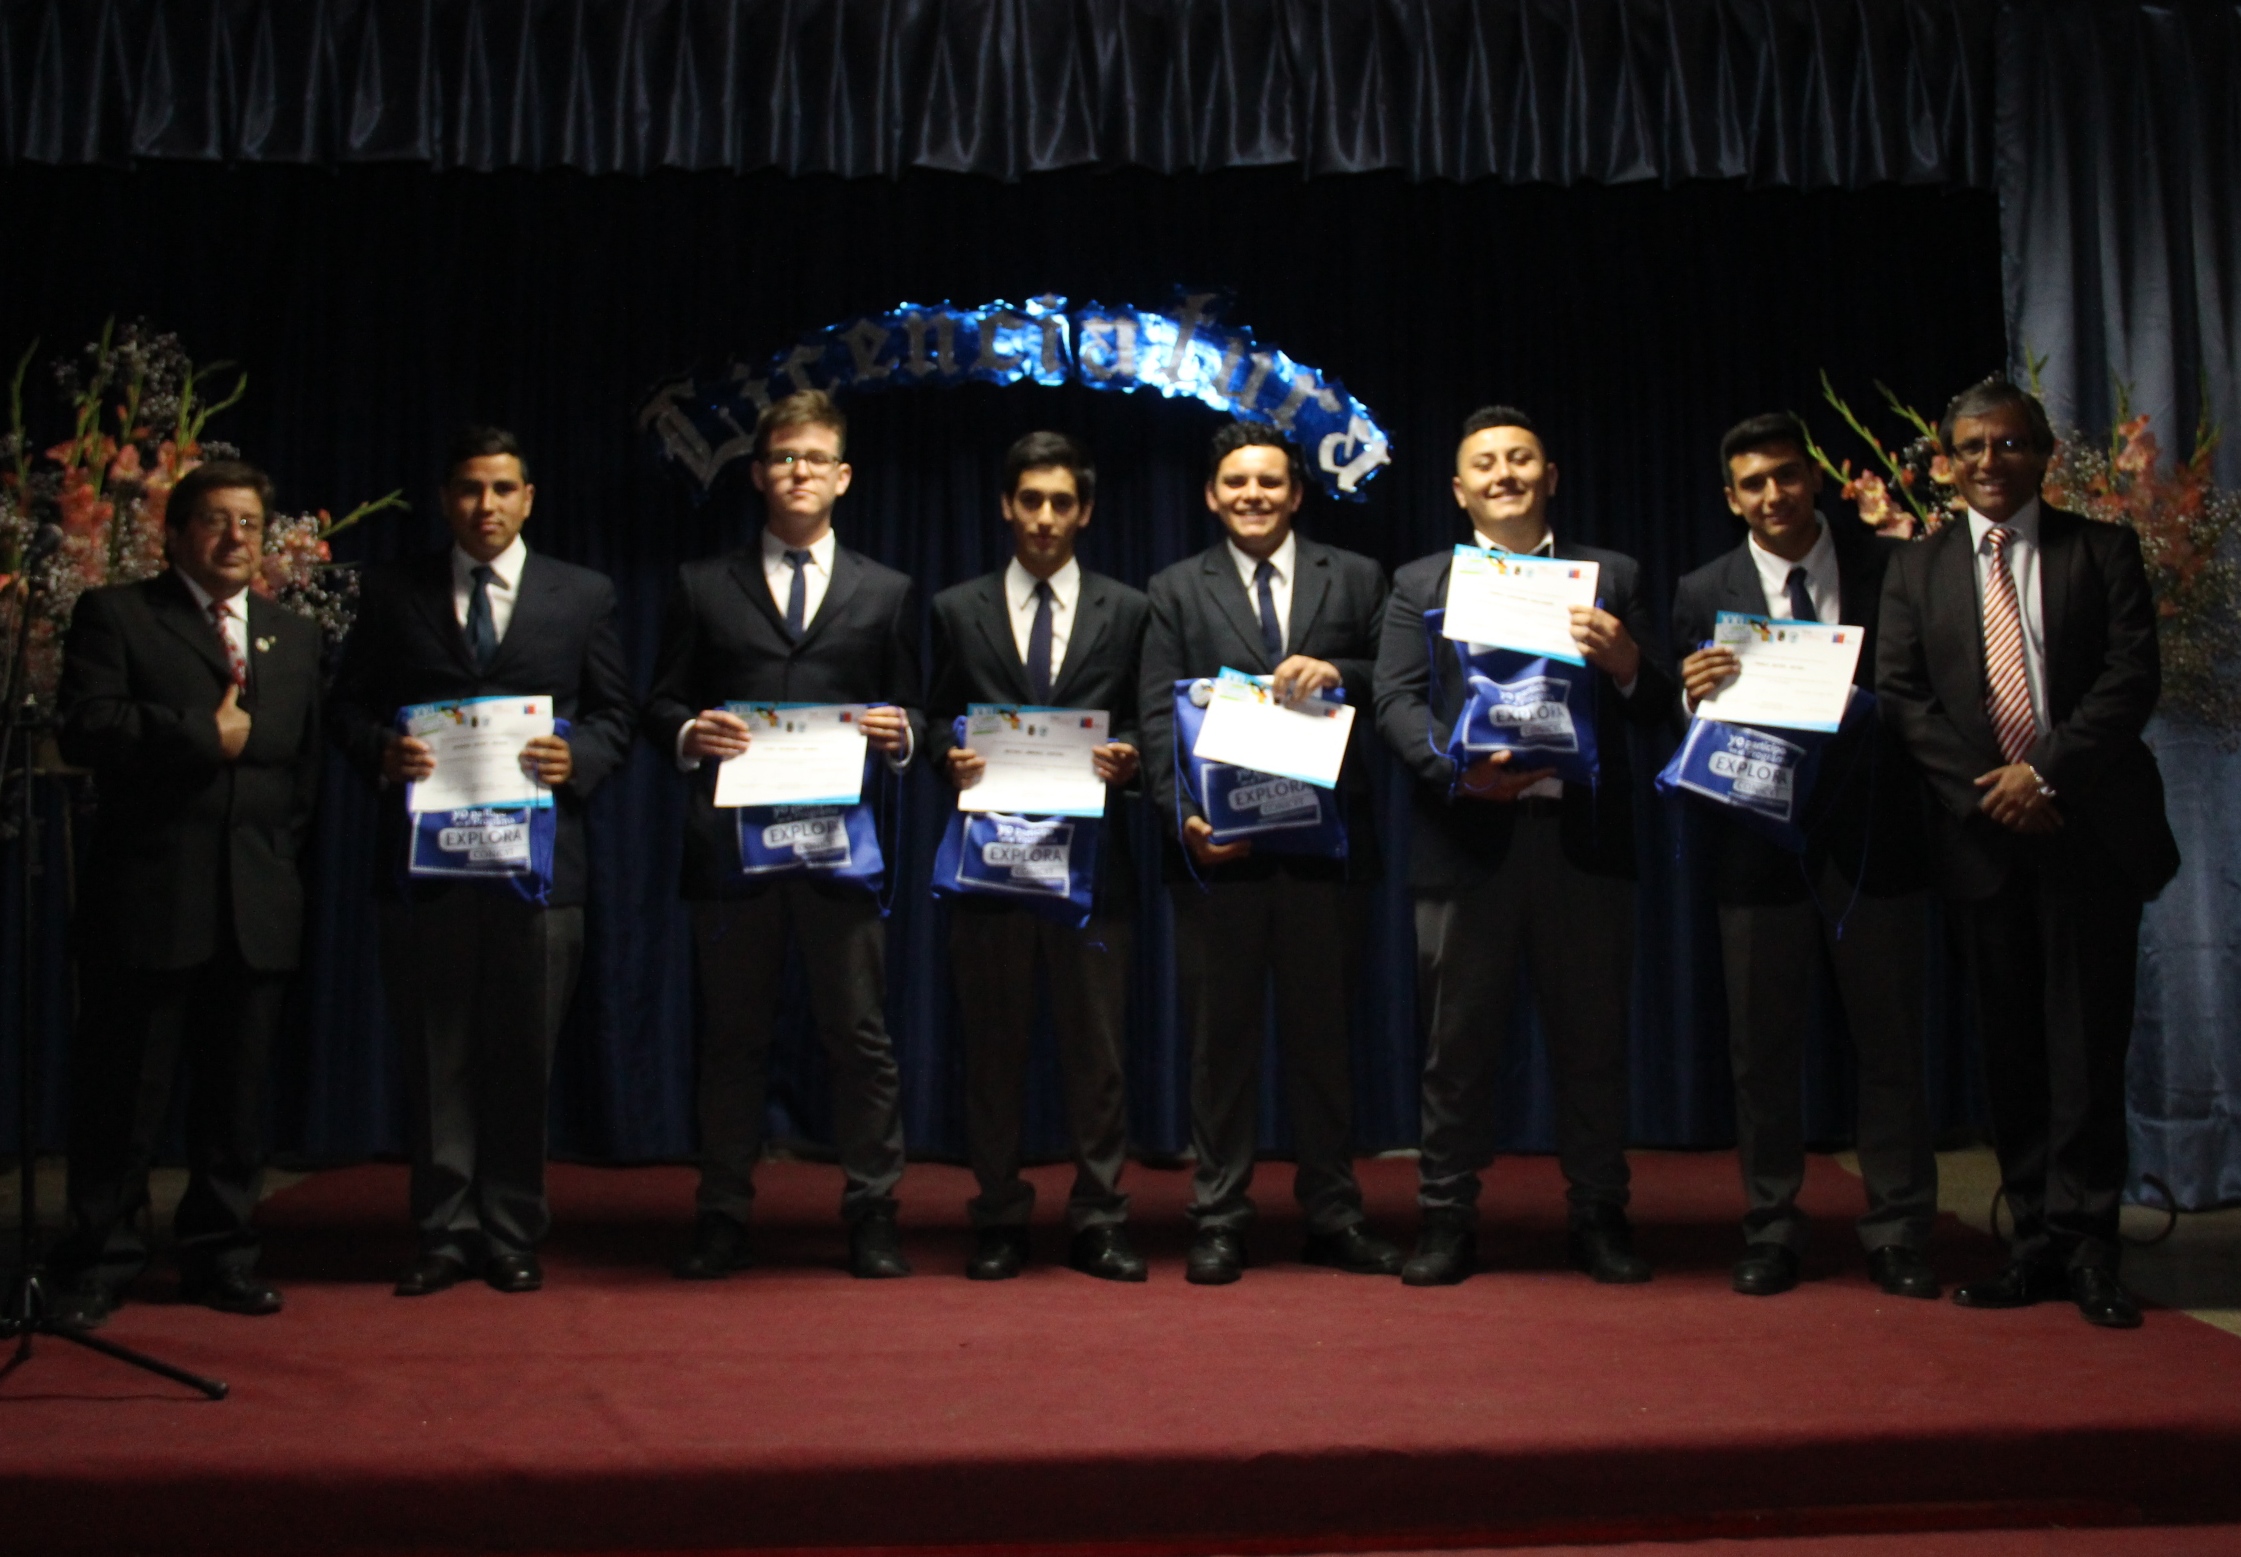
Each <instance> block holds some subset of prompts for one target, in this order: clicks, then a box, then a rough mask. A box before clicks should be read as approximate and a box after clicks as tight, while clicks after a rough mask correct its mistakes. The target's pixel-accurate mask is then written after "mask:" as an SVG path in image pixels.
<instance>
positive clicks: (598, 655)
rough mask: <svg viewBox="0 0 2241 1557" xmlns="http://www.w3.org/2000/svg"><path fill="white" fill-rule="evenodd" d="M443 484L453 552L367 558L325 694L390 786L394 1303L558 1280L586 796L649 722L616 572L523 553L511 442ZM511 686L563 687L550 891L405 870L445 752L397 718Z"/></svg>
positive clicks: (541, 744) (355, 747)
mask: <svg viewBox="0 0 2241 1557" xmlns="http://www.w3.org/2000/svg"><path fill="white" fill-rule="evenodd" d="M437 497H438V501H439V503H440V505H441V507H442V509H443V515H444V522H445V524H446V526H447V527H448V528H449V530H450V532H451V545H450V546H448V547H446V548H445V549H443V550H441V551H435V552H428V553H425V554H423V555H421V556H419V557H417V558H414V559H411V560H409V561H405V562H399V563H391V564H388V565H386V566H382V567H377V568H371V569H369V570H367V573H366V577H365V581H364V584H363V586H362V590H361V594H360V597H359V608H358V617H357V621H356V622H355V623H354V624H353V626H352V628H351V632H350V637H349V640H348V641H347V642H346V643H345V644H344V646H343V654H342V663H341V665H340V667H339V668H338V670H337V672H336V676H335V689H334V694H333V698H332V701H331V703H330V708H329V719H330V723H331V725H332V728H333V731H334V735H335V740H336V742H337V744H338V745H340V746H341V748H342V750H343V753H344V754H345V755H346V756H347V757H349V758H350V759H351V761H352V762H353V763H354V764H355V765H356V766H357V768H358V769H359V771H360V772H362V773H364V774H365V775H366V776H367V777H368V778H369V779H371V780H373V781H374V782H375V783H377V784H378V785H379V786H380V787H381V790H382V795H381V818H380V822H379V824H378V828H377V831H376V851H375V861H376V863H375V867H374V873H373V876H374V890H375V892H376V893H377V894H378V895H379V896H380V898H381V952H382V976H383V987H384V990H385V992H386V994H387V997H388V1006H389V1020H390V1023H391V1025H392V1027H393V1028H394V1030H395V1032H396V1034H397V1047H398V1051H399V1053H400V1054H401V1055H402V1056H403V1061H404V1076H405V1097H406V1108H407V1133H408V1141H409V1145H410V1149H411V1154H412V1187H411V1215H412V1222H413V1229H414V1232H415V1233H416V1234H417V1236H418V1240H419V1252H418V1254H417V1256H416V1257H415V1258H414V1260H413V1263H412V1265H411V1266H410V1267H409V1268H408V1269H407V1270H406V1271H405V1272H404V1273H403V1275H402V1276H401V1277H400V1279H399V1280H398V1282H397V1286H396V1292H397V1295H398V1296H400V1297H425V1296H427V1295H429V1294H430V1293H434V1292H440V1291H442V1290H444V1289H445V1288H447V1287H450V1286H453V1285H455V1284H456V1283H457V1282H458V1281H459V1280H460V1279H461V1278H462V1277H465V1276H467V1275H469V1274H480V1275H481V1277H482V1278H483V1280H485V1281H486V1282H488V1283H489V1284H490V1285H491V1286H493V1287H495V1288H496V1289H498V1290H499V1291H501V1292H531V1291H535V1290H536V1289H537V1288H538V1287H540V1286H542V1285H543V1282H544V1273H543V1271H542V1269H541V1268H540V1266H539V1264H538V1261H537V1254H536V1249H537V1245H538V1243H539V1242H540V1241H541V1240H542V1239H543V1238H544V1235H545V1231H546V1229H547V1228H548V1227H549V1226H550V1225H551V1222H552V1215H551V1211H550V1209H549V1207H548V1205H547V1203H546V1199H545V1114H546V1108H545V1100H546V1094H547V1090H548V1088H549V1086H550V1082H551V1076H552V1058H553V1045H554V1042H555V1040H556V1039H557V1038H558V1037H559V1034H560V1024H561V1021H562V1019H563V1018H564V1017H565V1016H566V1015H567V1011H568V1002H569V1000H570V998H571V997H572V995H573V993H574V990H575V986H576V975H577V972H578V970H579V969H580V968H581V966H582V964H583V950H584V906H583V905H584V897H585V892H586V888H587V885H588V878H589V875H590V868H589V860H588V856H587V851H586V847H585V841H584V805H585V802H586V801H587V800H588V799H589V798H590V796H591V793H592V791H593V789H595V788H596V787H597V786H598V784H599V783H600V781H601V780H602V779H604V778H605V777H606V776H607V775H608V774H610V773H612V772H613V771H614V770H615V769H616V768H617V767H619V766H620V765H621V764H622V762H623V760H624V759H625V758H626V757H627V756H628V755H629V753H630V741H631V737H632V735H633V733H634V732H635V729H636V723H637V715H636V710H635V708H634V707H633V706H632V703H631V697H630V671H629V667H628V666H627V665H626V664H625V663H624V661H623V652H622V644H621V641H620V640H619V639H618V638H617V637H616V635H615V624H614V617H615V587H614V585H613V584H612V583H610V582H609V581H608V579H607V577H606V575H605V574H602V573H595V572H593V571H592V570H591V569H589V568H581V567H577V566H575V565H574V564H573V563H567V562H560V561H556V560H555V559H553V558H551V557H548V556H546V555H544V554H543V553H542V552H533V551H531V550H530V549H529V545H528V542H527V541H525V540H524V539H523V538H522V531H523V527H524V526H525V525H526V524H527V523H528V522H529V517H530V511H531V509H532V508H533V507H534V505H535V503H536V498H537V489H536V488H535V487H534V486H532V485H531V484H530V480H529V468H528V465H527V463H526V461H525V458H524V456H523V454H522V451H521V445H520V444H519V443H518V442H516V441H515V439H514V437H513V435H512V434H511V433H508V432H505V431H503V430H501V429H499V428H495V427H469V428H466V429H464V430H462V431H461V432H460V433H459V435H458V436H457V437H456V438H455V439H454V440H453V441H452V445H451V448H450V450H449V453H448V456H447V458H446V460H445V466H444V478H443V482H442V485H441V486H440V488H439V489H438V493H437ZM499 696H521V697H536V696H546V697H550V698H551V699H552V706H553V715H554V717H555V718H556V719H562V720H566V721H567V722H568V732H567V734H566V735H565V736H563V735H548V736H536V737H533V738H531V739H530V740H529V741H528V742H527V743H525V744H524V745H523V747H522V750H521V763H522V766H523V767H524V768H525V769H527V770H529V771H532V772H534V773H535V774H536V776H537V778H538V779H539V780H540V781H541V782H543V783H544V784H546V785H547V786H549V787H550V788H551V790H552V798H553V809H554V823H555V826H554V839H553V870H552V883H551V886H550V887H549V888H548V889H547V891H546V893H545V901H544V902H542V903H536V902H531V901H529V900H528V899H526V898H524V897H522V896H521V895H519V894H518V893H517V892H516V891H515V890H514V887H513V886H512V884H511V882H510V881H509V880H505V879H500V880H497V881H493V882H480V881H461V880H456V879H452V880H444V879H432V878H429V877H417V878H415V877H408V875H407V874H406V869H405V861H406V858H407V854H408V850H409V847H410V838H409V834H410V829H411V826H412V823H411V819H410V818H409V817H408V816H407V815H406V813H405V791H406V786H407V785H409V784H411V783H413V782H414V781H416V780H421V779H427V778H431V777H433V776H434V775H435V771H436V758H435V755H434V752H433V751H432V749H431V748H430V747H429V745H428V744H427V743H426V742H424V741H420V740H416V739H414V738H413V737H412V736H409V735H406V734H403V733H402V732H401V731H399V729H398V728H397V717H398V711H399V710H400V709H403V708H407V707H410V706H413V705H415V704H420V703H437V702H451V701H456V700H460V699H465V698H477V697H499Z"/></svg>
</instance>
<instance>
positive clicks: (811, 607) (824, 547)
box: [763, 527, 840, 631]
mask: <svg viewBox="0 0 2241 1557" xmlns="http://www.w3.org/2000/svg"><path fill="white" fill-rule="evenodd" d="M839 546H840V542H839V541H838V540H837V539H835V538H834V536H833V532H832V530H831V528H830V527H827V529H826V531H825V533H824V534H823V535H820V536H818V537H817V539H815V540H814V541H811V542H810V543H809V544H808V545H807V546H805V547H797V548H795V549H796V550H801V551H807V552H808V553H809V560H808V561H807V562H805V563H803V564H802V565H801V578H802V586H801V625H802V628H803V630H804V631H807V630H808V628H809V624H810V623H811V622H814V621H816V620H817V608H818V607H819V606H821V605H823V604H824V603H825V591H826V590H827V589H829V588H831V587H832V582H833V553H834V551H835V550H837V549H838V548H839ZM787 549H788V548H787V546H786V543H785V542H784V541H782V540H780V539H779V538H778V537H777V536H775V535H773V534H771V533H770V531H768V530H765V531H763V577H764V578H765V579H767V580H769V582H770V598H771V603H772V604H774V605H776V606H777V607H778V619H779V620H780V621H784V620H785V619H786V602H787V601H788V600H790V599H792V598H793V593H794V565H793V564H792V563H791V562H788V561H787V560H786V552H787Z"/></svg>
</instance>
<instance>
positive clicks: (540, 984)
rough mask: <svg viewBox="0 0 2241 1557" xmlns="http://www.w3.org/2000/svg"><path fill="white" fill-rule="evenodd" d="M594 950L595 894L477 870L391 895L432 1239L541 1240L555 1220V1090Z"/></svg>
mask: <svg viewBox="0 0 2241 1557" xmlns="http://www.w3.org/2000/svg"><path fill="white" fill-rule="evenodd" d="M583 952H584V911H583V910H582V909H581V908H539V907H537V906H536V905H534V904H531V903H524V902H522V901H520V900H519V899H518V898H513V897H510V896H502V895H500V894H498V893H496V892H492V891H488V890H486V889H484V888H481V887H478V886H474V885H471V884H467V883H460V884H457V885H454V886H452V887H451V888H450V889H449V890H447V891H445V892H443V893H440V894H437V895H434V896H431V897H429V898H426V899H425V900H422V901H417V902H395V903H384V904H383V905H382V908H381V960H382V975H383V984H384V986H385V989H386V992H387V996H388V1001H389V1020H390V1024H391V1026H392V1027H393V1028H394V1029H395V1031H396V1034H397V1047H398V1050H399V1052H400V1054H401V1055H402V1058H403V1063H404V1074H405V1100H406V1130H407V1133H408V1136H409V1140H410V1145H411V1151H412V1192H411V1193H412V1223H413V1227H414V1229H415V1230H416V1231H417V1232H418V1233H419V1235H420V1248H421V1252H422V1253H424V1254H446V1255H449V1256H451V1257H452V1258H453V1259H456V1260H460V1261H462V1262H465V1263H468V1264H473V1263H475V1262H476V1261H478V1260H480V1259H482V1258H483V1257H484V1256H486V1255H500V1254H527V1253H528V1252H529V1251H530V1250H532V1249H534V1248H535V1247H536V1246H537V1244H538V1243H539V1242H540V1241H541V1240H542V1239H543V1238H544V1236H545V1232H546V1229H547V1228H549V1227H550V1226H551V1225H552V1213H551V1210H550V1208H549V1207H548V1206H547V1204H546V1201H545V1115H546V1099H547V1096H548V1095H549V1092H550V1089H551V1082H552V1056H553V1043H554V1041H555V1040H556V1039H557V1038H558V1037H559V1035H560V1024H561V1021H562V1019H563V1018H564V1017H565V1016H566V1015H567V1013H568V1001H569V998H570V997H571V996H572V995H573V994H574V992H575V987H576V974H577V970H578V969H579V968H580V967H581V966H582V963H583Z"/></svg>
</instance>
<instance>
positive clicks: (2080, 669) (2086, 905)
mask: <svg viewBox="0 0 2241 1557" xmlns="http://www.w3.org/2000/svg"><path fill="white" fill-rule="evenodd" d="M1938 437H1939V441H1940V442H1941V443H1942V444H1943V445H1944V451H1945V454H1946V457H1947V458H1948V459H1949V460H1950V461H1951V462H1952V468H1953V478H1954V484H1955V486H1956V487H1958V488H1959V490H1960V494H1961V497H1962V499H1963V501H1964V502H1965V503H1966V504H1967V505H1968V515H1967V518H1966V520H1965V521H1956V522H1954V523H1952V524H1949V525H1947V526H1946V527H1945V528H1944V529H1942V530H1940V531H1939V532H1938V533H1937V534H1935V535H1933V536H1932V537H1930V539H1929V540H1927V541H1924V542H1922V543H1921V544H1919V545H1914V546H1909V547H1907V548H1906V549H1905V550H1904V551H1903V552H1902V553H1901V554H1900V555H1899V556H1898V557H1896V558H1895V559H1894V560H1893V561H1892V563H1891V567H1890V570H1889V575H1888V577H1887V578H1886V580H1885V582H1884V591H1883V623H1882V627H1883V634H1882V643H1881V644H1880V645H1879V647H1878V650H1877V654H1876V690H1877V691H1878V692H1879V693H1880V694H1881V696H1882V698H1883V701H1884V702H1885V704H1886V705H1887V706H1888V708H1889V710H1890V716H1891V718H1892V720H1893V722H1894V723H1895V725H1896V727H1897V729H1898V731H1899V733H1900V735H1901V736H1902V737H1903V739H1904V740H1905V742H1906V744H1907V747H1908V749H1909V750H1910V751H1911V752H1912V753H1913V754H1914V758H1915V760H1916V761H1917V762H1918V763H1920V764H1921V766H1922V771H1923V773H1924V775H1925V777H1926V778H1927V779H1928V781H1929V787H1930V794H1931V797H1932V799H1933V801H1934V802H1935V804H1934V805H1932V807H1931V808H1930V854H1931V858H1932V859H1933V860H1934V861H1936V868H1937V876H1938V884H1939V886H1940V888H1941V889H1942V890H1943V892H1944V894H1945V895H1946V896H1947V897H1948V898H1949V899H1951V900H1952V901H1953V904H1954V918H1955V922H1956V927H1957V930H1958V932H1959V935H1960V939H1961V942H1962V944H1963V946H1964V947H1965V948H1966V951H1967V954H1968V959H1969V964H1970V976H1971V982H1972V984H1973V986H1974V992H1975V996H1976V1000H1975V1004H1976V1014H1977V1031H1978V1033H1979V1034H1980V1036H1981V1038H1982V1040H1983V1044H1984V1066H1985V1080H1986V1087H1987V1091H1988V1093H1989V1095H1990V1100H1991V1107H1992V1141H1993V1146H1994V1148H1995V1149H1996V1150H1997V1151H1998V1153H1999V1157H2000V1179H2001V1184H2002V1187H2003V1188H2004V1190H2005V1191H2006V1195H2007V1202H2008V1212H2009V1214H2010V1216H2011V1217H2012V1218H2013V1219H2014V1231H2013V1233H2012V1234H2011V1235H2010V1238H2009V1250H2010V1264H2009V1265H2008V1267H2007V1269H2006V1270H2004V1271H2003V1272H2001V1274H2000V1275H1999V1276H1997V1277H1995V1278H1993V1279H1992V1280H1989V1281H1979V1282H1970V1283H1969V1284H1967V1285H1966V1286H1963V1287H1960V1288H1958V1289H1956V1290H1955V1292H1954V1294H1953V1297H1954V1301H1955V1302H1957V1303H1960V1304H1962V1305H1963V1306H1964V1307H1968V1308H2019V1307H2023V1306H2025V1305H2027V1304H2031V1303H2038V1302H2042V1301H2045V1300H2047V1299H2049V1298H2057V1297H2065V1296H2066V1297H2068V1298H2069V1299H2070V1300H2071V1301H2072V1302H2074V1303H2076V1304H2077V1306H2078V1310H2079V1312H2080V1313H2082V1314H2083V1315H2084V1316H2085V1318H2086V1319H2087V1320H2089V1321H2090V1322H2092V1323H2094V1324H2097V1325H2105V1326H2109V1327H2112V1328H2118V1329H2129V1328H2130V1327H2132V1326H2134V1325H2137V1324H2138V1323H2139V1322H2140V1311H2139V1309H2138V1308H2137V1307H2136V1306H2134V1304H2133V1302H2132V1300H2131V1298H2130V1297H2128V1296H2127V1295H2126V1294H2125V1291H2124V1288H2123V1286H2122V1285H2120V1283H2119V1281H2118V1272H2117V1266H2118V1253H2119V1247H2120V1246H2119V1244H2118V1241H2117V1201H2118V1196H2119V1195H2120V1194H2121V1193H2122V1191H2123V1189H2124V1179H2125V1169H2126V1149H2125V1134H2124V1132H2125V1111H2124V1062H2125V1054H2126V1051H2127V1050H2128V1048H2129V1047H2130V1044H2131V1039H2132V1005H2133V994H2134V982H2135V978H2136V964H2137V961H2138V956H2139V941H2140V909H2141V905H2142V904H2143V903H2145V902H2146V901H2148V900H2149V899H2150V898H2153V897H2154V896H2155V895H2156V894H2157V893H2159V892H2161V891H2162V890H2163V888H2164V886H2165V884H2166V883H2168V882H2169V881H2170V879H2171V878H2172V876H2173V875H2175V874H2176V873H2177V872H2178V868H2179V850H2178V845H2177V843H2176V842H2175V841H2174V840H2173V839H2172V836H2171V828H2170V824H2169V823H2168V822H2167V821H2166V819H2165V817H2164V810H2163V777H2162V775H2161V773H2160V772H2158V771H2157V768H2156V763H2155V757H2154V754H2153V753H2151V752H2150V751H2149V750H2148V748H2147V744H2146V742H2144V741H2143V740H2141V738H2140V732H2141V731H2142V729H2143V728H2145V726H2146V724H2147V721H2148V716H2149V715H2150V714H2152V713H2153V712H2154V711H2155V703H2156V698H2157V696H2158V694H2159V693H2160V692H2161V690H2162V676H2163V672H2162V662H2161V659H2160V658H2159V656H2158V653H2157V647H2156V637H2155V601H2154V597H2153V596H2152V595H2151V594H2150V592H2149V589H2148V580H2147V571H2146V569H2145V568H2144V567H2143V566H2142V564H2141V560H2140V541H2139V537H2138V536H2137V535H2135V534H2134V533H2133V532H2132V531H2131V530H2130V529H2127V528H2124V527H2122V526H2118V525H2105V524H2095V523H2093V522H2091V521H2089V520H2086V519H2081V518H2079V517H2078V516H2077V515H2075V514H2068V513H2064V512H2062V511H2061V510H2060V509H2056V508H2050V507H2048V506H2046V504H2045V503H2044V502H2042V501H2041V499H2040V496H2039V486H2040V483H2041V481H2042V480H2044V478H2045V475H2046V467H2047V461H2048V460H2049V458H2051V456H2052V454H2053V451H2054V434H2053V431H2052V430H2051V429H2050V428H2049V427H2048V425H2047V420H2046V412H2045V411H2044V410H2043V409H2041V407H2040V406H2039V403H2038V401H2037V400H2035V399H2033V398H2032V397H2031V396H2029V395H2027V394H2025V393H2024V392H2023V391H2022V390H2020V389H2018V388H2016V387H2015V386H2014V385H2012V384H2009V383H2005V382H2002V381H1999V380H1991V381H1988V382H1986V383H1984V384H1980V385H1977V386H1976V387H1974V388H1972V389H1967V390H1964V391H1962V393H1961V394H1960V395H1959V396H1957V397H1956V398H1955V399H1954V401H1953V403H1952V404H1951V405H1950V406H1948V407H1947V408H1946V412H1945V416H1944V417H1943V419H1942V420H1941V421H1940V423H1939V426H1938Z"/></svg>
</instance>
